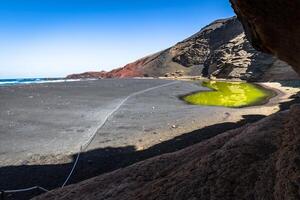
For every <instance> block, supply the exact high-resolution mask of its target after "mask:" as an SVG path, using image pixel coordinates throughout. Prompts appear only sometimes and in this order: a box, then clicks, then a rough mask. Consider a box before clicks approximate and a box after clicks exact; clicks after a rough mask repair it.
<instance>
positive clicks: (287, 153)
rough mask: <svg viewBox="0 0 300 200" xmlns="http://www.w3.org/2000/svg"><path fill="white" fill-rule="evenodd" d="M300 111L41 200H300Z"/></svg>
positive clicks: (59, 190) (157, 158) (275, 116)
mask: <svg viewBox="0 0 300 200" xmlns="http://www.w3.org/2000/svg"><path fill="white" fill-rule="evenodd" d="M298 116H300V106H294V107H292V109H291V110H290V111H287V112H281V113H277V114H274V115H272V116H270V117H268V118H265V119H263V120H261V121H259V122H257V123H254V124H251V125H247V126H244V127H242V128H239V129H236V130H232V131H229V132H226V133H223V134H221V135H219V136H216V137H214V138H212V139H210V140H207V141H204V142H201V143H199V144H196V145H194V146H191V147H189V148H187V149H184V150H181V151H179V152H176V153H172V154H166V155H163V156H159V157H156V158H153V159H150V160H146V161H143V162H140V163H137V164H135V165H132V166H130V167H127V168H125V169H120V170H117V171H115V172H112V173H109V174H106V175H102V176H99V177H96V178H93V179H90V180H87V181H84V182H82V183H79V184H77V185H70V186H68V187H67V188H65V189H58V190H56V191H54V192H51V193H48V194H45V195H42V196H40V197H37V198H35V199H36V200H37V199H48V200H50V199H64V200H69V199H70V200H71V199H72V200H76V199H90V200H94V199H95V200H96V199H97V200H100V199H103V200H104V199H105V200H121V199H130V200H138V199H139V200H140V199H143V200H150V199H151V200H152V199H160V200H169V199H178V200H182V199H187V200H196V199H201V200H205V199H222V200H227V199H228V200H234V199H237V200H240V199H249V200H250V199H272V200H273V199H274V200H276V199H278V200H279V199H280V200H281V199H291V200H293V199H294V200H296V199H300V179H299V175H300V154H299V149H300V134H299V133H300V118H299V117H298Z"/></svg>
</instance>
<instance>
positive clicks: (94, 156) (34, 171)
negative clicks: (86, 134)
mask: <svg viewBox="0 0 300 200" xmlns="http://www.w3.org/2000/svg"><path fill="white" fill-rule="evenodd" d="M295 103H300V97H299V95H295V96H294V97H293V100H292V101H290V102H285V103H282V104H281V105H280V109H281V110H286V109H288V108H289V107H290V106H291V105H292V104H295ZM264 117H265V116H264V115H245V116H243V118H244V119H243V120H241V121H239V122H237V123H229V122H226V123H220V124H215V125H211V126H207V127H205V128H202V129H199V130H195V131H192V132H190V133H186V134H183V135H180V136H178V137H175V138H173V139H171V140H168V141H164V142H162V143H160V144H157V145H154V146H152V147H150V148H148V149H146V150H142V151H136V149H135V147H134V146H126V147H119V148H110V147H107V148H100V149H96V150H92V151H88V152H85V153H82V154H81V156H80V159H79V162H78V165H77V167H76V169H75V171H74V174H73V175H72V177H71V179H70V181H69V184H72V183H77V182H79V181H82V180H86V179H88V178H91V177H94V176H97V175H100V174H103V173H107V172H111V171H113V170H116V169H119V168H123V167H126V166H129V165H131V164H133V163H136V162H139V161H142V160H145V159H147V158H151V157H153V156H157V155H161V154H164V153H170V152H174V151H178V150H180V149H183V148H185V147H188V146H191V145H193V144H196V143H199V142H202V141H205V140H207V139H210V138H212V137H214V136H216V135H218V134H221V133H223V132H224V131H227V130H231V129H234V128H238V127H241V126H243V125H245V124H247V123H253V122H256V121H258V120H260V119H262V118H264ZM76 156H77V154H76V155H73V160H75V158H76ZM72 166H73V162H72V163H67V164H53V165H22V166H9V167H2V168H0V188H1V189H3V190H6V189H16V188H24V187H31V186H33V185H39V186H42V187H45V188H47V189H53V188H57V187H60V186H61V185H62V184H63V182H64V180H65V178H66V176H67V174H68V173H69V172H70V170H71V168H72ZM38 194H40V191H36V190H35V191H30V192H22V193H14V194H5V195H4V196H3V197H2V198H4V199H9V200H12V199H18V200H22V199H30V198H32V197H33V196H36V195H38ZM0 199H1V198H0Z"/></svg>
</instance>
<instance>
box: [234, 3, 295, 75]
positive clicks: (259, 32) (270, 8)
mask: <svg viewBox="0 0 300 200" xmlns="http://www.w3.org/2000/svg"><path fill="white" fill-rule="evenodd" d="M231 3H232V7H233V8H234V10H235V12H236V13H237V15H238V17H239V19H240V20H241V21H242V23H243V26H244V28H245V31H246V34H247V36H248V38H249V39H250V41H251V43H252V45H253V46H254V47H255V48H256V49H258V50H262V51H264V52H266V53H271V54H273V55H275V56H277V57H279V58H280V59H282V60H284V61H286V62H288V63H289V64H290V65H292V66H293V67H294V69H295V70H296V71H297V72H298V73H300V56H299V54H300V53H299V49H300V38H299V35H300V26H299V21H300V12H299V8H300V1H298V0H231Z"/></svg>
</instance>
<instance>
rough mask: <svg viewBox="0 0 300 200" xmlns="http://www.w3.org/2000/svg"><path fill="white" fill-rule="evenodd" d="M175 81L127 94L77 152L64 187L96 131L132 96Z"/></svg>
mask: <svg viewBox="0 0 300 200" xmlns="http://www.w3.org/2000/svg"><path fill="white" fill-rule="evenodd" d="M175 83H178V81H174V82H171V83H166V84H163V85H158V86H155V87H151V88H148V89H145V90H141V91H138V92H134V93H132V94H130V95H129V96H127V97H126V98H124V99H123V100H122V101H121V102H120V103H119V104H118V105H117V106H116V107H115V108H114V109H113V110H112V111H111V112H110V113H109V114H108V115H106V116H105V118H104V120H103V121H102V123H101V124H100V125H99V126H98V127H97V129H96V131H95V132H94V134H93V135H92V136H91V137H90V138H89V139H88V141H87V142H86V143H85V144H83V145H82V146H81V147H80V150H79V152H78V154H77V157H76V160H75V162H74V164H73V167H72V169H71V171H70V173H69V175H68V176H67V178H66V180H65V182H64V183H63V184H62V186H61V187H62V188H63V187H65V186H66V184H67V183H68V181H69V179H70V178H71V176H72V174H73V172H74V170H75V168H76V165H77V163H78V160H79V157H80V154H81V153H82V152H83V151H84V150H86V149H87V147H88V146H89V145H90V144H91V142H92V141H93V139H94V138H95V136H96V133H97V132H98V131H99V130H100V129H101V128H102V127H103V126H104V125H105V123H106V122H107V121H108V119H109V118H110V117H111V116H113V115H114V114H115V113H116V112H117V111H118V110H119V109H120V107H121V106H122V105H123V104H124V103H125V102H126V101H127V100H128V99H130V98H132V97H134V96H137V95H139V94H143V93H145V92H149V91H151V90H155V89H158V88H161V87H166V86H169V85H173V84H175Z"/></svg>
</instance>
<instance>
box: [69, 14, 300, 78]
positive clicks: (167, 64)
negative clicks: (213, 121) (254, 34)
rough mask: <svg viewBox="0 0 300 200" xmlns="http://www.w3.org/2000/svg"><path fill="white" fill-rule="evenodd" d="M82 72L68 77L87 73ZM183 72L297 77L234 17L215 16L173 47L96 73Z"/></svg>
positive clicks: (120, 75)
mask: <svg viewBox="0 0 300 200" xmlns="http://www.w3.org/2000/svg"><path fill="white" fill-rule="evenodd" d="M279 66H280V68H281V72H282V71H283V72H284V73H281V74H280V75H278V74H277V73H276V71H277V69H278V67H279ZM82 75H83V76H82ZM82 75H81V74H79V75H72V76H69V77H71V78H74V77H77V78H78V77H81V76H82V77H85V76H86V75H85V74H82ZM184 75H188V76H199V75H200V76H213V77H217V78H225V79H242V80H248V81H269V80H282V79H297V78H298V75H297V74H296V73H295V72H294V71H293V70H292V69H291V67H290V66H288V65H287V64H285V63H283V62H282V61H279V60H278V59H276V58H274V57H272V56H270V55H268V54H264V53H261V52H258V51H256V50H255V49H254V48H252V46H251V45H250V43H249V42H248V40H247V39H246V37H245V34H244V31H243V27H242V25H241V23H240V22H239V21H238V20H237V18H236V17H233V18H229V19H224V20H217V21H215V22H213V23H211V24H210V25H208V26H206V27H204V28H203V29H202V30H201V31H199V32H198V33H196V34H195V35H193V36H191V37H189V38H187V39H186V40H184V41H182V42H179V43H178V44H176V45H174V46H173V47H171V48H169V49H166V50H164V51H162V52H159V53H156V54H154V55H151V56H148V57H145V58H142V59H140V60H138V61H136V62H133V63H130V64H128V65H126V66H125V67H123V68H119V69H116V70H112V71H111V72H107V73H101V74H95V76H96V77H99V76H100V78H125V77H159V76H167V77H170V76H171V77H172V76H184Z"/></svg>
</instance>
